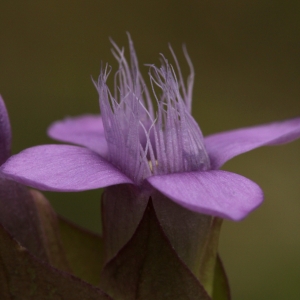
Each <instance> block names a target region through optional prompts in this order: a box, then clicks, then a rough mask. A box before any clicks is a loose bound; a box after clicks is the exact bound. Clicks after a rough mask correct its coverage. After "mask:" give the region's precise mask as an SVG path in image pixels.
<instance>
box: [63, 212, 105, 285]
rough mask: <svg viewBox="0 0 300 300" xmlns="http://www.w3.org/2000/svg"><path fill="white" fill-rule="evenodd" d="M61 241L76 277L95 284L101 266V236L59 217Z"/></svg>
mask: <svg viewBox="0 0 300 300" xmlns="http://www.w3.org/2000/svg"><path fill="white" fill-rule="evenodd" d="M59 228H60V234H61V239H62V243H63V246H64V249H65V253H66V256H67V259H68V262H69V264H70V266H71V268H72V270H73V274H74V275H76V276H77V277H79V278H81V279H83V280H85V281H86V282H89V283H91V284H94V285H97V284H99V281H100V273H101V270H102V267H103V252H104V251H103V242H102V238H101V237H100V236H98V235H96V234H94V233H91V232H89V231H87V230H85V229H82V228H80V227H78V226H77V225H74V224H72V223H71V222H69V221H67V220H65V219H63V218H61V217H59Z"/></svg>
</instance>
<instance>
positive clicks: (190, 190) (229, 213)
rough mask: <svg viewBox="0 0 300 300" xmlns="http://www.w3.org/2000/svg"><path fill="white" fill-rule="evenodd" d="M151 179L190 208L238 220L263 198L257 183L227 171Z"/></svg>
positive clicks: (150, 179)
mask: <svg viewBox="0 0 300 300" xmlns="http://www.w3.org/2000/svg"><path fill="white" fill-rule="evenodd" d="M147 180H148V181H149V182H150V184H151V185H152V186H153V187H155V188H156V189H157V190H159V191H160V192H161V193H163V194H164V195H166V196H167V197H169V198H170V199H172V200H173V201H175V202H176V203H178V204H179V205H182V206H183V207H186V208H187V209H190V210H192V211H195V212H199V213H203V214H209V215H213V216H217V217H221V218H225V219H230V220H234V221H239V220H241V219H243V218H244V217H246V216H247V215H248V214H249V213H250V212H251V211H252V210H254V209H255V208H256V207H257V206H259V205H260V204H261V202H262V200H263V193H262V190H261V189H260V187H259V186H258V185H257V184H256V183H254V182H253V181H251V180H249V179H247V178H245V177H243V176H241V175H238V174H234V173H230V172H226V171H218V170H216V171H205V172H186V173H174V174H168V175H159V176H152V177H149V178H147ZM179 221H180V220H179Z"/></svg>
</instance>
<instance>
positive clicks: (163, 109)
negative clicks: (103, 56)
mask: <svg viewBox="0 0 300 300" xmlns="http://www.w3.org/2000/svg"><path fill="white" fill-rule="evenodd" d="M112 44H113V47H114V48H113V50H112V53H113V55H114V57H115V58H116V59H117V61H118V63H119V70H118V71H117V72H116V73H115V75H114V91H113V92H111V91H110V90H109V88H108V86H107V83H106V82H107V78H108V76H109V74H110V72H111V68H110V67H109V66H108V65H106V67H105V68H102V69H101V72H100V76H99V78H98V82H95V85H96V88H97V90H98V93H99V102H100V109H101V114H102V118H103V125H104V130H105V137H106V140H107V144H108V149H109V160H110V161H111V162H112V163H113V164H114V165H115V166H116V167H117V168H119V169H120V170H122V171H123V172H124V173H125V174H126V175H127V176H128V177H130V178H131V179H132V180H133V181H134V182H135V183H136V184H141V183H142V181H143V180H144V179H145V178H147V177H149V176H151V175H162V174H170V173H176V172H188V171H199V170H203V171H205V170H208V169H209V168H210V163H209V158H208V155H207V153H206V150H205V146H204V141H203V136H202V133H201V130H200V128H199V126H198V124H197V123H196V121H195V120H194V119H193V117H192V116H191V114H190V110H191V101H192V88H193V81H194V71H193V66H192V63H191V61H190V59H189V57H188V55H187V52H186V50H185V48H184V53H185V56H186V59H187V61H188V63H189V66H190V71H191V73H190V76H189V77H188V80H187V84H186V85H185V84H184V82H183V78H182V74H181V70H180V67H179V64H178V61H177V59H176V56H175V55H174V52H173V50H172V49H171V48H170V50H171V53H172V55H173V58H174V61H175V64H176V68H177V73H178V78H177V76H176V73H175V71H174V69H173V67H172V66H171V65H170V64H169V63H168V61H167V59H166V58H165V57H164V56H163V55H161V66H160V68H158V67H156V66H154V65H149V79H150V90H149V89H148V88H147V86H146V84H145V81H144V79H143V78H142V75H141V73H140V71H139V68H138V61H137V56H136V54H135V50H134V47H133V43H132V41H131V39H130V37H129V48H130V64H129V63H128V62H127V60H126V58H125V56H124V49H120V48H119V47H118V46H117V45H116V44H115V43H114V42H112ZM157 90H159V92H157ZM150 91H151V93H150ZM151 94H152V97H153V100H154V101H155V102H156V106H157V110H156V111H154V106H153V102H152V99H151V96H150V95H151Z"/></svg>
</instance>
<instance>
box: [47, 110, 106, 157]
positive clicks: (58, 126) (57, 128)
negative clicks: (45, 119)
mask: <svg viewBox="0 0 300 300" xmlns="http://www.w3.org/2000/svg"><path fill="white" fill-rule="evenodd" d="M48 135H49V136H50V137H51V138H53V139H55V140H58V141H62V142H67V143H72V144H76V145H80V146H85V147H87V148H89V149H91V150H93V151H95V152H96V153H98V154H100V155H101V156H104V157H106V156H107V142H106V139H105V136H104V129H103V123H102V118H101V117H100V115H83V116H78V117H72V118H66V119H64V120H61V121H56V122H54V123H53V124H52V125H51V126H50V127H49V129H48Z"/></svg>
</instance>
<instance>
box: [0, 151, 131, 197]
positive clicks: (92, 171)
mask: <svg viewBox="0 0 300 300" xmlns="http://www.w3.org/2000/svg"><path fill="white" fill-rule="evenodd" d="M1 171H2V172H3V173H4V174H5V176H6V177H7V178H9V179H12V180H15V181H17V182H19V183H22V184H24V185H29V186H31V187H34V188H37V189H40V190H48V191H62V192H72V191H73V192H74V191H84V190H90V189H97V188H102V187H106V186H110V185H114V184H121V183H132V181H131V180H130V179H129V178H128V177H127V176H125V175H124V174H123V173H121V172H120V171H119V170H117V169H116V168H115V167H114V166H112V165H111V164H110V163H108V162H107V161H106V160H105V159H103V158H102V157H101V156H99V155H98V154H96V153H95V152H93V151H91V150H89V149H86V148H82V147H77V146H69V145H42V146H37V147H32V148H28V149H26V150H24V151H22V152H20V153H19V154H17V155H14V156H12V157H11V158H9V159H8V160H7V162H6V163H5V164H4V165H3V166H2V168H1Z"/></svg>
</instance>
